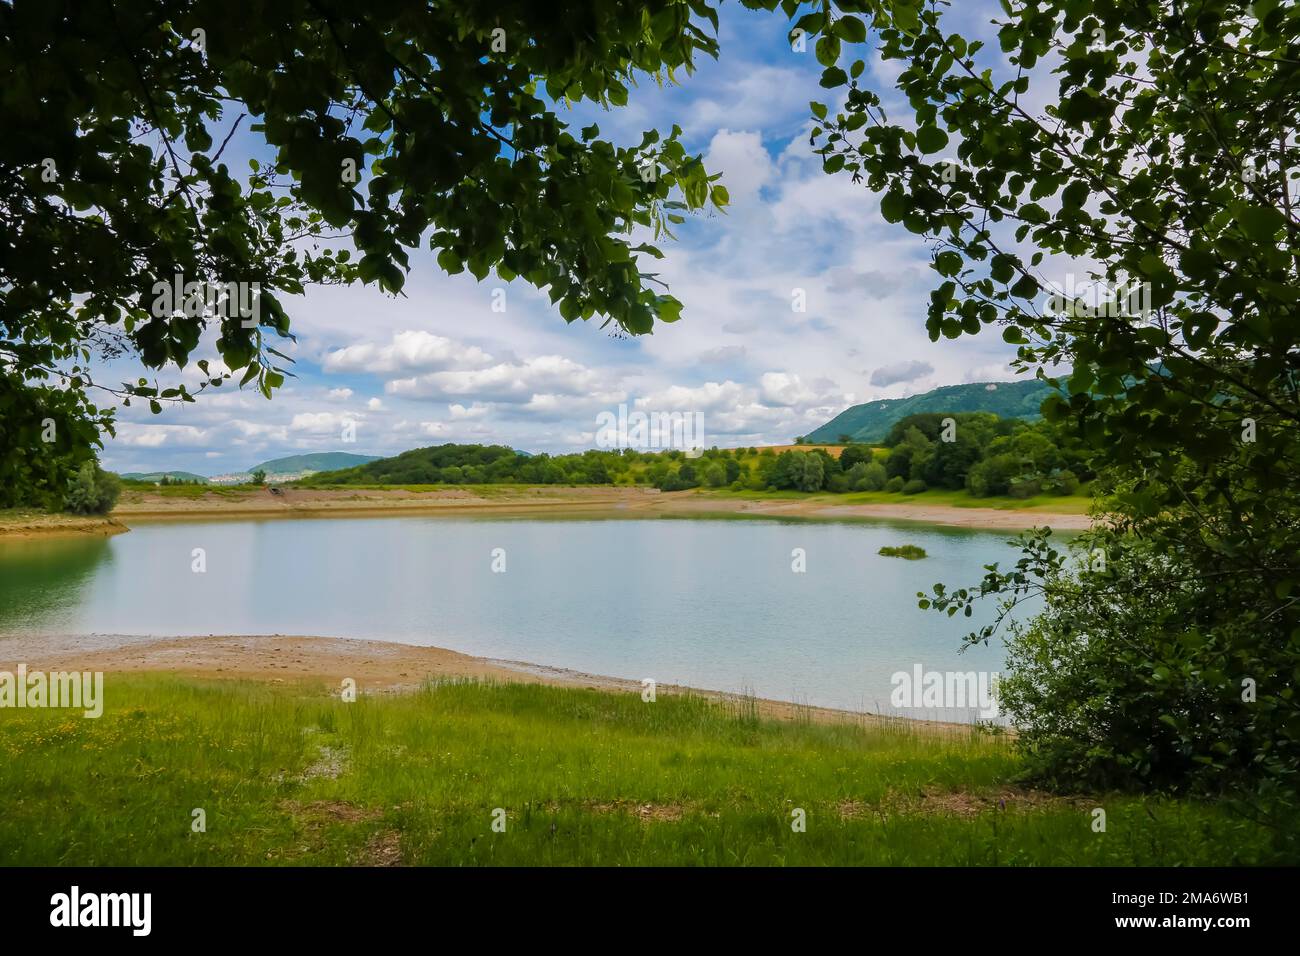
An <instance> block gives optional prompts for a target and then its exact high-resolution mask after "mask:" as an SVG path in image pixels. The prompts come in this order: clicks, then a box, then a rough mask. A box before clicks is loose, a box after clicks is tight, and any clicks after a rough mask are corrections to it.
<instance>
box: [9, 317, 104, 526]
mask: <svg viewBox="0 0 1300 956" xmlns="http://www.w3.org/2000/svg"><path fill="white" fill-rule="evenodd" d="M0 295H3V292H0ZM100 417H101V416H100V413H99V411H98V409H96V408H95V407H94V406H93V405H91V404H89V403H88V402H87V401H86V400H85V398H84V397H83V396H82V395H80V394H78V393H77V392H75V391H69V390H64V389H60V388H53V387H50V386H47V385H33V384H31V383H30V382H24V381H23V380H22V379H21V377H20V376H18V375H16V374H14V373H12V372H11V371H10V370H9V369H8V368H6V367H5V364H4V362H3V360H2V359H0V508H13V507H36V508H44V509H47V510H57V509H59V508H61V507H62V505H63V496H64V493H65V491H66V489H67V486H68V482H69V480H70V479H71V478H72V477H73V476H74V475H76V474H77V471H78V469H79V468H80V467H81V465H82V464H83V463H85V462H87V461H90V460H92V459H93V458H94V448H95V446H97V445H98V444H99V432H98V429H97V427H96V422H97V421H98V420H99V419H100Z"/></svg>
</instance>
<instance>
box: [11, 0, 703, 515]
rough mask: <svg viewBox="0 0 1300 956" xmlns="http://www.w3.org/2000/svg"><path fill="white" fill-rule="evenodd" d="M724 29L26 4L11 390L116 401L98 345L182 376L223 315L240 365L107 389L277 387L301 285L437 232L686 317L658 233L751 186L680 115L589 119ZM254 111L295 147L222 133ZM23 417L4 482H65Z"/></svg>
mask: <svg viewBox="0 0 1300 956" xmlns="http://www.w3.org/2000/svg"><path fill="white" fill-rule="evenodd" d="M716 28H717V18H716V14H715V12H714V11H713V9H712V8H711V7H709V6H708V5H707V4H706V3H703V2H694V0H693V2H691V3H689V4H687V3H680V2H677V0H647V2H645V3H641V4H637V5H635V6H627V5H621V4H614V3H597V4H586V5H583V6H574V7H569V8H565V9H563V10H555V9H552V8H550V7H549V6H547V5H538V4H536V3H532V2H525V0H504V2H498V3H493V4H491V5H488V6H485V5H482V4H463V3H461V4H457V3H440V4H433V5H429V6H426V7H424V8H422V9H421V10H420V12H419V15H418V16H416V15H412V13H411V11H410V10H409V9H407V7H406V6H405V5H403V4H400V3H396V4H395V3H382V2H381V3H375V4H366V5H363V6H361V7H357V8H352V7H346V6H344V5H342V4H340V3H339V2H338V0H312V2H310V3H290V4H287V5H286V4H274V3H273V4H254V3H234V4H231V3H229V2H227V0H183V2H182V0H156V2H151V3H142V4H114V5H112V6H111V8H110V7H103V6H96V5H93V4H89V5H88V4H78V3H62V2H54V3H47V4H20V5H14V4H3V5H0V38H2V39H3V42H0V72H2V73H3V75H4V76H5V77H7V78H8V79H7V81H6V87H5V115H6V117H7V118H8V119H9V120H10V123H9V124H8V125H9V131H8V133H9V135H7V136H5V137H4V138H3V139H0V167H2V168H3V169H4V170H5V171H6V173H5V177H4V187H3V189H0V367H4V368H6V369H9V368H12V369H14V370H16V373H17V374H16V375H14V376H10V375H9V374H8V372H6V373H4V374H5V378H6V385H5V386H4V388H5V390H7V391H8V390H13V389H16V388H26V387H28V383H29V382H35V383H36V384H38V385H39V384H41V383H43V382H47V381H57V382H58V383H59V385H60V386H61V387H62V388H63V389H65V390H66V391H67V392H68V393H69V395H70V396H71V397H70V398H69V399H67V400H65V401H64V404H63V411H65V412H67V413H69V414H73V413H75V414H76V415H77V417H79V418H81V419H82V420H83V421H90V420H92V419H95V418H96V417H97V416H96V415H95V413H93V412H92V411H91V410H90V409H89V408H87V407H83V406H84V398H83V397H82V396H83V393H84V391H85V390H86V389H87V388H88V387H90V385H91V380H90V375H89V372H88V370H87V366H88V363H89V362H90V360H91V357H92V353H93V352H95V351H98V352H100V353H101V355H102V357H105V358H117V357H119V356H121V355H122V354H124V353H125V354H128V355H131V356H134V357H136V358H138V360H139V361H140V363H141V364H142V365H143V366H145V367H146V368H147V369H150V370H170V371H175V369H177V368H178V367H183V366H186V365H187V364H188V363H190V362H191V361H192V360H193V359H194V353H195V351H196V349H197V348H198V346H199V343H200V341H201V340H202V339H203V334H204V332H205V331H207V332H208V333H209V335H210V338H211V339H212V340H213V341H214V342H215V348H216V352H217V354H218V356H219V357H220V360H221V363H222V364H223V365H224V366H225V368H226V369H229V372H226V371H224V370H222V371H218V370H217V368H218V366H217V365H216V364H215V363H214V365H213V367H211V368H209V365H208V363H207V360H206V359H205V360H201V361H199V362H198V363H197V365H198V368H199V370H200V372H201V373H202V376H201V381H200V385H199V388H198V389H197V390H191V389H190V388H188V387H187V386H186V385H185V384H184V383H178V384H175V385H170V386H163V385H159V384H158V383H156V382H151V381H150V380H149V379H147V378H144V377H141V378H138V379H136V380H135V381H131V382H127V383H124V384H123V385H122V386H121V387H120V388H118V387H116V386H107V387H108V390H109V391H110V392H113V393H115V394H116V395H118V396H119V397H121V398H122V399H123V404H129V403H130V402H131V401H132V400H136V401H144V402H147V403H148V404H149V406H150V408H151V409H152V410H153V411H155V412H156V411H159V410H161V407H162V403H163V402H173V401H174V402H188V401H192V400H193V398H194V394H195V391H202V390H203V389H205V388H209V387H215V386H217V385H220V384H221V383H222V382H224V381H228V380H230V379H232V378H237V379H238V380H239V382H240V384H241V385H242V384H247V383H254V384H256V386H257V387H258V389H259V390H260V391H261V392H263V393H264V394H265V395H267V396H268V397H269V396H270V395H271V394H272V392H273V391H274V389H276V388H277V387H278V386H280V385H281V384H282V383H283V381H284V379H285V376H286V375H287V374H288V372H287V370H286V368H285V366H286V365H287V364H288V361H289V360H288V359H287V358H286V357H285V355H284V354H283V352H281V351H279V350H277V349H276V347H275V346H276V344H277V343H278V342H280V341H281V340H283V339H285V338H287V337H290V317H289V315H288V313H287V311H286V308H285V303H286V302H288V301H289V297H293V296H298V295H300V294H301V293H302V292H303V291H304V289H305V287H306V286H308V285H309V284H312V283H322V282H329V283H350V282H362V283H367V284H372V285H377V286H378V287H379V288H380V289H381V290H383V291H384V292H387V293H390V294H397V293H399V292H400V291H401V289H402V287H403V285H404V283H405V280H406V275H407V271H408V269H409V267H410V263H411V261H412V252H415V253H416V258H427V257H428V255H429V254H430V253H431V254H432V255H433V257H435V258H436V260H437V262H438V265H439V266H440V267H441V268H442V269H444V270H446V271H448V272H452V273H459V272H463V271H468V272H470V273H471V274H472V275H474V276H475V278H477V279H479V280H480V281H481V280H483V279H486V278H487V277H488V276H489V275H490V274H492V273H494V272H495V274H496V276H497V277H498V278H500V279H502V280H505V281H509V280H511V279H513V278H515V277H519V278H521V279H522V280H524V281H525V282H527V283H529V284H530V285H533V286H535V287H536V288H538V289H544V290H545V291H546V293H547V295H548V296H549V298H550V301H551V302H552V303H553V304H555V306H556V307H557V309H558V311H559V313H560V315H561V316H562V317H563V318H564V319H565V321H568V322H573V321H576V320H579V319H582V320H586V319H590V318H593V317H601V318H602V319H604V321H605V322H606V323H612V324H613V326H614V327H615V328H617V329H620V330H622V331H625V332H627V333H630V334H636V335H640V334H644V333H648V332H650V331H651V330H652V328H653V327H654V326H655V323H656V322H673V321H676V320H677V319H678V318H679V317H680V315H681V303H680V302H679V301H678V300H677V299H675V298H674V297H672V296H671V295H668V294H666V293H665V292H664V291H662V289H661V288H656V287H655V286H654V284H653V282H654V276H653V274H651V273H648V272H646V271H645V267H644V265H643V264H642V260H643V259H645V258H646V257H649V258H658V257H661V256H662V253H661V252H660V250H659V249H658V248H656V247H655V246H654V245H652V244H650V243H648V242H645V241H641V240H640V239H637V238H634V237H633V236H632V235H631V233H633V232H634V231H637V230H640V231H642V232H644V233H648V234H649V235H650V237H651V239H652V240H653V241H658V240H659V239H661V238H663V237H665V236H671V229H672V227H673V226H674V224H676V223H680V222H682V221H683V216H684V215H685V214H687V213H689V212H690V211H693V210H702V209H704V208H706V207H714V208H719V209H720V208H723V207H725V205H726V203H727V192H726V189H725V188H724V187H723V186H722V185H721V184H719V183H717V182H716V179H717V177H716V176H710V175H709V174H708V173H707V172H706V171H705V169H704V166H703V164H702V162H701V160H700V157H699V156H697V155H692V154H690V153H689V152H688V151H687V149H686V147H685V145H684V144H683V142H682V138H681V136H682V134H681V130H680V129H678V128H676V127H674V128H673V129H672V130H671V131H670V132H668V133H667V134H666V135H661V134H660V133H659V132H657V131H653V130H652V131H648V132H646V133H645V134H644V135H643V136H642V137H641V138H640V139H639V141H634V142H631V143H630V144H628V145H619V144H616V143H614V142H611V141H609V140H608V139H604V138H602V137H601V135H600V130H599V128H598V127H597V126H595V125H592V126H590V127H587V128H585V129H582V130H576V129H571V128H570V126H569V125H568V123H567V122H566V121H565V117H566V113H565V106H566V104H568V103H570V102H575V101H581V100H587V101H591V102H593V103H596V104H599V105H600V106H604V107H617V106H621V105H623V104H624V103H626V101H627V95H628V88H629V86H630V85H631V84H632V83H634V82H636V80H637V79H638V78H639V77H641V78H644V77H654V78H655V79H656V80H658V81H663V80H665V79H666V80H668V81H670V82H671V81H673V80H675V79H676V78H677V77H678V76H680V75H681V74H683V73H690V72H692V70H693V69H694V66H695V63H696V61H697V59H698V58H699V57H700V56H701V55H703V56H713V55H715V54H716V52H717V41H716V38H715V33H716ZM200 39H201V42H199V41H200ZM92 79H93V82H91V80H92ZM250 117H251V118H252V119H251V120H250ZM235 132H237V133H238V135H239V137H241V138H242V139H243V140H244V142H241V143H240V146H239V147H238V148H237V151H239V152H244V151H252V152H253V153H255V154H267V153H269V154H271V155H273V157H274V158H273V159H272V160H271V161H270V162H259V161H258V160H251V161H250V163H249V167H250V168H249V169H248V170H242V169H241V170H232V169H231V168H230V167H229V166H228V165H227V162H228V160H229V155H228V154H227V153H226V147H227V145H228V143H229V136H228V135H222V134H223V133H225V134H230V133H235ZM232 152H233V151H232ZM651 172H653V175H651V174H650V173H651ZM422 247H423V248H426V249H427V252H426V253H425V255H424V256H421V255H420V254H419V250H420V249H421V248H422ZM173 281H177V282H180V283H181V285H182V288H181V291H182V300H181V301H174V299H175V297H174V296H169V295H168V290H169V288H170V285H169V284H170V283H172V282H173ZM156 283H161V285H155V284H156ZM186 283H194V285H193V286H191V287H190V288H188V289H187V288H185V284H186ZM202 283H211V285H208V286H206V287H205V286H203V285H201V284H202ZM227 283H242V284H243V286H242V287H241V288H240V289H239V290H238V292H237V294H236V296H235V298H236V299H238V300H239V302H238V304H237V305H233V306H224V307H220V308H218V307H216V305H217V304H216V303H215V301H213V300H211V299H210V298H209V297H208V295H207V293H208V292H213V291H216V290H217V288H218V287H221V288H222V289H223V290H225V291H229V290H227V289H225V286H226V284H227ZM239 306H245V307H246V308H244V309H243V310H241V309H240V308H239ZM245 312H246V313H248V314H244V313H245ZM24 402H25V403H26V404H28V405H32V406H37V405H40V404H41V403H42V399H41V396H32V397H29V398H28V399H25V400H24ZM9 411H10V410H9V409H6V408H3V407H0V419H5V420H10V415H9V414H7V413H8V412H9ZM42 417H43V416H42ZM38 420H39V418H38ZM19 421H20V424H19V425H18V426H16V428H15V430H14V431H11V432H9V433H8V434H6V435H5V436H4V442H6V443H11V442H14V441H16V440H17V439H21V440H22V444H21V447H20V451H18V452H15V453H14V454H17V455H18V456H19V457H20V458H21V459H23V460H22V461H21V462H20V463H19V464H18V465H17V466H16V467H15V468H12V469H10V470H11V471H12V472H13V473H12V474H10V475H7V476H0V477H16V478H19V479H21V480H22V481H23V482H24V484H23V485H22V486H21V488H22V490H21V491H20V492H19V493H20V494H21V495H23V496H24V497H25V498H30V497H42V496H43V497H48V496H49V494H50V493H51V489H52V488H57V487H60V482H59V481H58V480H57V479H58V477H59V474H58V473H53V472H50V471H49V469H48V468H47V467H46V465H45V464H41V463H39V462H34V459H38V458H41V457H42V456H43V452H42V451H41V450H40V449H38V448H37V446H36V444H34V443H33V442H32V441H31V438H30V435H29V434H28V432H29V430H30V428H31V427H32V426H31V425H30V424H29V423H28V422H27V421H26V419H20V420H19ZM84 447H89V445H88V444H86V445H85V446H84ZM0 452H4V453H5V454H4V455H3V458H4V459H5V460H6V462H7V461H8V459H9V457H10V450H9V448H8V447H5V446H0ZM75 465H76V463H75V462H73V463H72V464H71V466H70V467H74V468H75ZM5 467H6V468H10V466H9V465H8V464H6V465H5ZM60 467H61V468H62V469H63V470H67V467H69V466H60ZM57 471H58V470H57V469H56V472H57ZM4 484H5V482H0V485H4ZM8 494H9V495H10V496H12V495H13V494H14V493H13V492H9V493H8Z"/></svg>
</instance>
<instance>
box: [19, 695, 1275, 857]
mask: <svg viewBox="0 0 1300 956" xmlns="http://www.w3.org/2000/svg"><path fill="white" fill-rule="evenodd" d="M106 685H107V686H106V697H107V705H106V707H105V712H104V715H103V716H102V717H101V718H99V719H85V718H82V717H81V716H80V714H79V713H78V714H76V715H75V716H74V715H72V714H71V713H70V712H68V711H55V710H9V711H6V712H5V714H4V720H3V721H0V793H3V794H4V798H3V813H0V863H3V864H36V865H54V864H64V865H79V866H86V865H138V864H171V865H194V864H214V865H237V864H262V865H277V864H278V865H284V864H326V865H333V864H368V865H399V864H405V865H418V864H469V865H474V864H602V865H659V864H723V865H740V864H745V865H748V864H792V865H797V864H980V865H998V864H1037V865H1066V864H1112V865H1131V864H1140V865H1147V864H1202V865H1206V864H1228V863H1258V862H1269V861H1271V860H1273V859H1274V857H1273V855H1272V854H1273V852H1274V851H1271V850H1270V843H1269V837H1268V833H1267V831H1265V830H1263V829H1261V828H1259V827H1257V826H1255V825H1254V824H1251V823H1249V822H1247V821H1245V820H1243V819H1241V818H1239V817H1237V816H1235V815H1234V814H1233V813H1232V812H1230V811H1229V810H1228V809H1227V808H1226V807H1223V806H1219V805H1206V804H1198V803H1193V802H1184V801H1172V800H1164V799H1158V798H1137V797H1121V796H1113V795H1106V796H1099V795H1089V796H1079V797H1071V798H1065V797H1059V796H1049V795H1046V794H1043V793H1039V792H1036V791H1030V790H1025V789H1023V788H1021V787H1019V786H1018V785H1017V784H1016V782H1015V777H1016V774H1017V770H1018V766H1017V761H1016V758H1015V756H1014V755H1013V753H1012V752H1011V749H1010V745H1009V744H1008V742H1007V740H1006V739H1005V738H1002V737H995V736H990V735H988V734H985V733H982V732H976V731H974V730H967V729H958V730H953V731H949V732H946V733H944V732H940V731H938V730H936V729H934V728H931V727H927V726H926V725H921V724H908V723H906V722H898V723H887V724H883V725H882V724H880V723H879V722H868V721H866V720H864V721H863V723H862V724H854V723H841V724H823V723H815V722H812V721H810V720H794V721H775V720H768V719H765V718H760V717H759V716H758V715H757V712H756V710H755V709H754V708H753V707H750V706H748V705H747V704H746V702H744V701H741V702H738V703H733V704H731V705H720V704H716V703H710V702H707V701H704V700H702V699H699V698H691V697H660V698H659V699H658V700H657V701H655V702H652V703H647V702H643V701H642V700H641V699H640V697H639V696H638V695H636V694H628V693H612V692H602V691H593V690H583V689H569V688H558V687H550V686H543V685H534V684H511V685H502V684H484V683H466V682H459V683H442V684H431V685H426V686H425V687H424V688H423V689H422V690H420V691H417V692H413V693H408V694H387V695H376V696H362V697H361V698H360V699H359V700H357V701H356V702H354V703H347V702H344V701H342V700H340V699H338V697H337V696H327V694H326V693H325V691H324V690H323V689H322V688H321V687H320V686H319V685H306V684H304V685H296V684H269V683H254V682H240V681H225V682H222V681H217V680H204V679H193V678H180V677H176V676H172V675H165V674H163V675H157V674H155V675H143V674H141V675H132V676H126V675H112V674H110V675H108V679H107V682H106ZM1097 809H1101V810H1104V811H1105V814H1106V829H1105V832H1095V831H1094V820H1095V819H1096V815H1095V812H1096V810H1097ZM196 811H201V813H202V821H203V824H204V826H203V827H202V828H199V827H198V826H197V821H198V820H199V819H200V818H199V815H198V814H197V813H196ZM800 818H802V819H803V820H804V821H805V827H804V829H803V831H802V832H797V830H796V829H795V827H794V824H795V823H796V822H797V821H798V819H800ZM494 821H497V822H498V828H499V827H500V825H501V822H502V821H503V823H504V832H498V831H497V830H494V826H493V824H494Z"/></svg>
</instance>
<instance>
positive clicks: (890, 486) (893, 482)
mask: <svg viewBox="0 0 1300 956" xmlns="http://www.w3.org/2000/svg"><path fill="white" fill-rule="evenodd" d="M885 490H886V491H891V492H894V491H902V490H903V476H902V475H895V476H894V477H893V478H890V479H889V480H888V481H887V482H885Z"/></svg>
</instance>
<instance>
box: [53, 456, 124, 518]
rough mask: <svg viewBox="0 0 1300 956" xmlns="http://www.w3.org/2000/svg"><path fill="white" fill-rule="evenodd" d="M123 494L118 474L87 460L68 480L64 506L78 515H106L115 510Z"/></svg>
mask: <svg viewBox="0 0 1300 956" xmlns="http://www.w3.org/2000/svg"><path fill="white" fill-rule="evenodd" d="M121 494H122V482H121V481H120V480H119V479H118V477H117V475H115V474H113V473H112V472H110V471H104V470H103V469H101V468H100V467H99V463H98V462H95V461H87V462H83V463H82V465H81V467H80V468H78V469H77V471H76V473H75V474H74V475H73V476H72V478H71V479H70V480H69V481H68V488H67V491H66V492H65V494H64V497H63V507H64V508H65V509H66V510H67V511H70V512H72V513H73V514H78V515H104V514H108V513H109V512H110V511H112V510H113V505H115V504H117V499H118V497H119V496H120V495H121Z"/></svg>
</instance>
